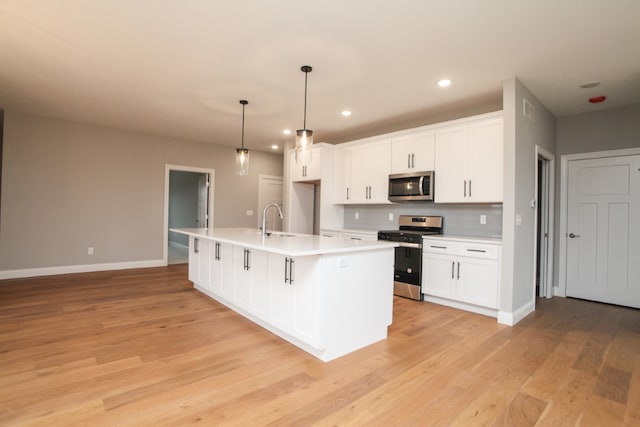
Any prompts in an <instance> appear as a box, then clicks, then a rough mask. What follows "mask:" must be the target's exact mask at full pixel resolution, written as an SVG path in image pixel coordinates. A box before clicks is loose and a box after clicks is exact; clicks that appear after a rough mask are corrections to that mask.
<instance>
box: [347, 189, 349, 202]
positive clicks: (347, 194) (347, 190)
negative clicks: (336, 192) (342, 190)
mask: <svg viewBox="0 0 640 427" xmlns="http://www.w3.org/2000/svg"><path fill="white" fill-rule="evenodd" d="M347 200H349V187H347Z"/></svg>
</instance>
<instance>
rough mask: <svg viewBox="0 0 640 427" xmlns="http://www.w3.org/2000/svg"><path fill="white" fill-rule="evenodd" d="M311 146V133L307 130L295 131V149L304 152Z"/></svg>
mask: <svg viewBox="0 0 640 427" xmlns="http://www.w3.org/2000/svg"><path fill="white" fill-rule="evenodd" d="M312 144H313V131H312V130H309V129H298V130H297V131H296V148H299V149H300V150H303V151H304V150H306V149H307V148H308V147H309V146H311V145H312Z"/></svg>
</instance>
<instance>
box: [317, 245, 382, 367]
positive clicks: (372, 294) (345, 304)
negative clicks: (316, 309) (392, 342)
mask: <svg viewBox="0 0 640 427" xmlns="http://www.w3.org/2000/svg"><path fill="white" fill-rule="evenodd" d="M393 260H394V249H393V248H387V249H379V250H371V251H362V252H352V253H346V254H331V255H323V265H322V267H323V275H322V276H323V284H322V292H323V303H324V304H323V307H322V309H323V315H322V318H323V338H324V343H325V345H326V349H325V352H324V354H323V360H325V361H328V360H332V359H335V358H337V357H340V356H343V355H345V354H347V353H350V352H352V351H355V350H358V349H360V348H362V347H365V346H368V345H370V344H373V343H375V342H378V341H381V340H383V339H385V338H387V327H388V326H389V325H391V323H392V320H393Z"/></svg>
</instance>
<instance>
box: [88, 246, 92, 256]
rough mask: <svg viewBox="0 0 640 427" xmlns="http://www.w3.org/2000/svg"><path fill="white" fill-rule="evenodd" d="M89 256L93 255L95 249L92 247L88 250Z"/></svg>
mask: <svg viewBox="0 0 640 427" xmlns="http://www.w3.org/2000/svg"><path fill="white" fill-rule="evenodd" d="M87 255H93V248H92V247H89V248H87Z"/></svg>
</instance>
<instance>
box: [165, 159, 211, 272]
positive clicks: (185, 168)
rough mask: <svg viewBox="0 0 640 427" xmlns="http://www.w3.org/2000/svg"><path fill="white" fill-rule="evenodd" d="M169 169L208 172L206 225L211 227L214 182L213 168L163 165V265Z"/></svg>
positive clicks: (166, 237)
mask: <svg viewBox="0 0 640 427" xmlns="http://www.w3.org/2000/svg"><path fill="white" fill-rule="evenodd" d="M171 171H180V172H195V173H206V174H209V188H208V190H209V197H208V199H209V206H208V221H207V223H208V225H209V227H210V228H213V194H214V191H213V188H214V183H215V173H216V171H215V169H207V168H199V167H195V166H182V165H170V164H165V165H164V221H163V230H162V236H163V237H162V242H163V243H162V246H163V248H162V261H163V263H164V265H169V254H168V252H169V251H168V247H167V246H168V244H169V243H168V242H169V181H170V179H171Z"/></svg>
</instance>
